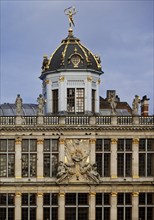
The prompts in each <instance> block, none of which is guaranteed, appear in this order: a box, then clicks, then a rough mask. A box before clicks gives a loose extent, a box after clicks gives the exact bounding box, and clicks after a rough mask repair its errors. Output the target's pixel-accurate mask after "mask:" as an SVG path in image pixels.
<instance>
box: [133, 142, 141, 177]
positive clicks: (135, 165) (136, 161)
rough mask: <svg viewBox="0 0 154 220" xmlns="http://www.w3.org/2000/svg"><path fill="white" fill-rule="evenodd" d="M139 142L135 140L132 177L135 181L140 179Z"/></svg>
mask: <svg viewBox="0 0 154 220" xmlns="http://www.w3.org/2000/svg"><path fill="white" fill-rule="evenodd" d="M138 145H139V140H138V139H133V149H132V151H133V160H132V176H133V178H134V179H137V178H139V156H138V151H139V150H138V148H139V146H138Z"/></svg>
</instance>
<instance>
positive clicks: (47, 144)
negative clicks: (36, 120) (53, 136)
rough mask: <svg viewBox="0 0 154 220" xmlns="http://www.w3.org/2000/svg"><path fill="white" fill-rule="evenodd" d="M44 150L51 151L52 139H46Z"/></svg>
mask: <svg viewBox="0 0 154 220" xmlns="http://www.w3.org/2000/svg"><path fill="white" fill-rule="evenodd" d="M43 147H44V151H45V152H48V151H50V140H44V146H43Z"/></svg>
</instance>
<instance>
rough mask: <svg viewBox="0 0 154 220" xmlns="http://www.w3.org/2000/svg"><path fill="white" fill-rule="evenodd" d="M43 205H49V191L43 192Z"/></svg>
mask: <svg viewBox="0 0 154 220" xmlns="http://www.w3.org/2000/svg"><path fill="white" fill-rule="evenodd" d="M43 205H50V193H45V194H44V196H43Z"/></svg>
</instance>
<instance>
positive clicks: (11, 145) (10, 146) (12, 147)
mask: <svg viewBox="0 0 154 220" xmlns="http://www.w3.org/2000/svg"><path fill="white" fill-rule="evenodd" d="M8 151H10V152H13V151H15V140H8Z"/></svg>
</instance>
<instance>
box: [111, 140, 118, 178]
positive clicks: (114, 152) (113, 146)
mask: <svg viewBox="0 0 154 220" xmlns="http://www.w3.org/2000/svg"><path fill="white" fill-rule="evenodd" d="M110 163H111V178H113V179H114V178H117V139H111V162H110Z"/></svg>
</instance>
